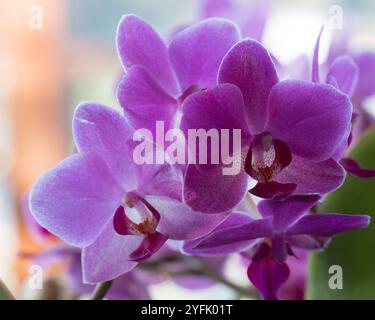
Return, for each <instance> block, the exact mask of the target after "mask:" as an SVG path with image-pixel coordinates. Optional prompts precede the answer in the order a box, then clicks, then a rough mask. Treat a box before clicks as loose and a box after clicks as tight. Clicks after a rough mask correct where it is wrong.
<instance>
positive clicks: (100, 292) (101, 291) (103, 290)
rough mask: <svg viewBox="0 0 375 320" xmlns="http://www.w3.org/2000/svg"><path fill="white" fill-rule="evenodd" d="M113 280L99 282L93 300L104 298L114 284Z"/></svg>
mask: <svg viewBox="0 0 375 320" xmlns="http://www.w3.org/2000/svg"><path fill="white" fill-rule="evenodd" d="M112 282H113V281H112V280H110V281H105V282H102V283H99V284H98V285H97V286H96V287H95V290H94V293H93V295H92V298H91V300H103V299H104V298H105V296H106V294H107V293H108V291H109V289H111V286H112Z"/></svg>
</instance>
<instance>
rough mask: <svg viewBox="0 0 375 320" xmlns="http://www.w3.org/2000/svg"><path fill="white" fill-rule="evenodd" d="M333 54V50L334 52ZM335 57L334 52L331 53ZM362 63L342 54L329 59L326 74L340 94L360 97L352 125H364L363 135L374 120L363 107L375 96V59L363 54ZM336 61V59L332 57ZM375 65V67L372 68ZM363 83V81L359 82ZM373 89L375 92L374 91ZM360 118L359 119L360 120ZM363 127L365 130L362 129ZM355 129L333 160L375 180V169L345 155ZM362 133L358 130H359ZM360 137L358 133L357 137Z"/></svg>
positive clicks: (314, 77)
mask: <svg viewBox="0 0 375 320" xmlns="http://www.w3.org/2000/svg"><path fill="white" fill-rule="evenodd" d="M322 32H323V29H322V30H321V32H320V33H319V36H318V39H317V41H316V45H315V50H314V56H313V63H312V80H313V81H314V82H319V64H318V61H319V44H320V38H321V35H322ZM331 51H332V50H331ZM333 51H334V50H333ZM331 54H332V52H331ZM361 57H362V58H361V59H359V61H362V60H363V61H362V64H364V65H362V66H361V69H362V71H361V72H360V70H361V69H360V68H359V66H358V65H357V63H356V62H355V61H354V59H352V58H351V57H350V56H348V55H340V56H338V57H337V58H336V59H334V60H333V61H330V60H328V61H327V65H328V71H327V73H326V83H328V84H331V85H332V86H334V87H335V88H337V90H339V91H340V92H342V93H344V94H346V95H348V96H349V97H352V96H353V94H354V93H355V94H356V97H355V98H353V99H354V101H355V104H359V105H360V106H361V107H359V108H358V107H357V108H356V109H357V112H356V113H353V116H352V122H354V123H356V122H358V121H359V122H360V128H359V129H360V130H359V132H360V131H361V130H362V131H363V129H364V125H363V124H364V123H365V122H366V119H367V120H368V119H370V118H369V115H366V112H364V110H363V107H362V102H363V100H364V99H365V98H366V97H367V96H368V95H371V94H374V93H375V88H374V87H371V85H368V83H369V82H368V79H369V78H370V74H371V73H372V74H375V58H374V57H375V56H374V55H371V54H368V53H366V54H363V55H361ZM331 58H332V57H331ZM372 64H374V65H372ZM364 68H367V69H368V70H366V71H364V70H363V69H364ZM359 80H361V82H360V83H359ZM371 88H372V90H371ZM358 118H359V119H358ZM361 127H362V129H361ZM354 129H355V126H354V127H353V128H352V131H351V134H350V135H349V138H348V140H344V141H342V143H341V145H340V147H339V148H338V149H337V150H336V153H335V155H334V156H333V158H334V159H335V160H337V161H339V162H340V164H341V165H342V166H343V167H344V168H345V170H346V171H347V172H348V173H350V174H351V175H354V176H356V177H358V178H372V177H375V170H373V169H366V168H363V167H362V166H361V165H360V164H359V163H358V162H357V161H355V160H354V159H351V158H344V154H345V152H346V151H347V149H348V148H349V146H350V144H351V143H352V141H353V130H354ZM357 131H358V130H357ZM355 135H357V134H355Z"/></svg>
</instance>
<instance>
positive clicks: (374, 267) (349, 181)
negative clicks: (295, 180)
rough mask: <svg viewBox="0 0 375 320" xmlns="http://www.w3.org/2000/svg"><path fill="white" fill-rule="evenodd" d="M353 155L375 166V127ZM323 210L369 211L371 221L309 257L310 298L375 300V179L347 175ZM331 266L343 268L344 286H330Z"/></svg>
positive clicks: (324, 204) (364, 164) (367, 165)
mask: <svg viewBox="0 0 375 320" xmlns="http://www.w3.org/2000/svg"><path fill="white" fill-rule="evenodd" d="M350 157H352V158H354V159H356V160H358V161H359V163H360V164H361V165H363V166H364V167H366V168H375V128H371V129H370V130H368V131H367V132H366V133H365V135H364V136H363V139H361V141H360V143H359V144H357V146H356V147H355V148H354V150H353V151H352V152H351V154H350ZM319 211H320V212H336V213H352V214H368V215H370V216H371V217H372V223H371V224H370V226H369V227H368V228H367V229H365V230H358V231H353V232H348V233H346V234H342V235H339V236H337V237H336V238H335V239H334V240H333V241H332V242H331V244H330V245H329V247H328V248H327V249H326V250H325V251H324V252H321V253H314V254H312V256H311V258H310V265H309V279H308V292H307V298H308V299H375V178H372V179H358V178H355V177H352V176H349V175H348V177H347V178H346V180H345V183H344V185H343V186H342V187H341V188H340V189H338V190H337V191H335V192H333V193H332V194H330V195H329V196H328V197H327V198H326V200H325V201H324V203H323V204H322V205H321V206H320V208H319ZM332 265H339V266H341V267H342V270H343V289H342V290H340V289H336V290H332V289H330V288H329V286H328V281H329V278H330V277H332V275H333V274H329V273H328V269H329V267H330V266H332Z"/></svg>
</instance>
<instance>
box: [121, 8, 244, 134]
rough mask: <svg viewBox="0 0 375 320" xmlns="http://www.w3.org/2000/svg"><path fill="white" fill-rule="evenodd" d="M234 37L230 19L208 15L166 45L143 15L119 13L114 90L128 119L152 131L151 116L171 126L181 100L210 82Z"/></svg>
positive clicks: (136, 126)
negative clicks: (118, 76) (120, 73)
mask: <svg viewBox="0 0 375 320" xmlns="http://www.w3.org/2000/svg"><path fill="white" fill-rule="evenodd" d="M239 39H240V32H239V30H238V27H237V26H236V25H235V24H234V23H232V22H230V21H229V20H225V19H220V18H212V19H208V20H204V21H201V22H199V23H197V24H194V25H192V26H190V27H188V28H186V29H184V30H182V31H181V32H178V33H177V34H175V35H174V37H173V39H172V40H171V42H170V44H169V45H168V47H167V46H166V44H165V43H164V42H163V40H162V39H161V38H160V36H159V35H158V34H157V32H156V31H155V30H154V29H153V28H152V27H151V26H150V25H149V24H147V23H146V22H145V21H143V20H142V19H140V18H139V17H137V16H134V15H127V16H124V18H123V19H122V20H121V22H120V25H119V27H118V33H117V48H118V52H119V56H120V59H121V62H122V65H123V67H124V70H125V75H124V77H123V79H122V81H121V82H120V84H119V86H118V89H117V96H118V100H119V102H120V105H121V106H122V107H123V108H124V110H125V113H126V117H127V119H128V120H129V121H130V123H131V125H132V126H133V127H134V128H136V129H138V128H147V129H150V130H152V132H153V131H154V130H155V122H156V121H164V125H165V128H166V129H168V128H169V127H173V125H174V119H175V115H176V113H177V111H178V109H179V106H180V104H181V102H182V101H183V100H184V99H185V98H186V97H187V96H189V95H190V94H192V93H194V92H196V91H199V90H201V89H204V88H208V87H211V86H213V85H214V84H215V83H216V76H217V70H218V68H219V65H220V63H221V60H222V58H223V57H224V55H225V54H226V53H227V51H228V50H229V49H230V47H231V46H232V45H234V44H235V43H236V42H237V41H238V40H239Z"/></svg>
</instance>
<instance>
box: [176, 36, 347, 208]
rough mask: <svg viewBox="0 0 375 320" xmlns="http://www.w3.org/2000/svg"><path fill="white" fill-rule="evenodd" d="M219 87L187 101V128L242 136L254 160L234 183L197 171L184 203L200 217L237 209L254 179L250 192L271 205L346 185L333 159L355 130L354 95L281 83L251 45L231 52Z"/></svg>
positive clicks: (192, 169) (191, 173) (190, 173)
mask: <svg viewBox="0 0 375 320" xmlns="http://www.w3.org/2000/svg"><path fill="white" fill-rule="evenodd" d="M218 81H219V85H218V86H216V87H213V88H212V89H208V90H206V91H203V92H199V93H196V94H194V95H192V96H190V97H189V98H187V99H186V100H185V102H184V104H183V117H182V120H181V128H182V129H183V130H184V131H185V132H186V131H187V130H188V129H191V128H193V129H198V128H204V129H206V130H208V129H210V128H215V129H217V130H221V129H229V130H234V129H241V132H242V143H243V145H242V148H243V152H244V153H245V155H246V161H244V164H243V167H244V168H243V170H242V171H241V172H240V173H239V174H238V175H234V176H225V175H223V174H222V170H217V169H216V168H215V167H214V168H213V169H210V170H201V169H200V167H199V166H197V165H189V166H188V167H187V171H186V174H185V183H184V197H185V201H186V203H188V204H189V205H190V206H191V207H192V208H193V209H194V210H199V211H202V212H220V211H226V210H231V209H232V208H233V207H234V206H235V205H236V204H237V203H238V201H240V200H241V199H242V196H243V195H244V194H245V192H246V191H247V183H245V182H244V181H246V179H247V174H248V175H250V176H251V177H252V178H253V179H255V180H256V181H257V182H258V183H257V184H256V186H255V187H254V188H252V189H251V190H250V192H251V193H253V194H255V195H257V196H260V197H263V198H273V197H276V196H281V195H287V194H292V193H295V194H305V193H320V194H324V193H327V192H329V191H332V190H334V189H336V188H337V187H339V186H340V185H341V183H342V182H343V179H344V176H345V173H344V170H343V169H342V167H341V166H340V165H339V164H338V163H337V161H336V160H335V159H333V157H334V155H335V153H336V151H337V149H338V148H339V147H340V146H341V145H342V143H343V142H344V141H345V142H346V141H347V139H348V137H349V134H350V130H351V116H352V106H351V103H350V101H349V99H348V97H347V96H346V95H344V94H342V93H340V92H339V91H337V90H336V89H335V88H333V87H332V86H330V85H326V84H317V83H313V82H307V81H296V80H294V81H293V80H287V81H281V82H279V81H278V76H277V74H276V70H275V67H274V65H273V62H272V60H271V58H270V56H269V54H268V52H267V51H266V49H265V48H264V47H263V46H262V45H261V44H260V43H258V42H257V41H255V40H251V39H245V40H242V41H240V42H238V43H237V44H236V45H235V46H233V47H232V48H231V50H230V51H229V52H228V53H227V55H226V56H225V57H224V59H223V62H222V64H221V66H220V70H219V75H218ZM207 181H208V182H207ZM213 181H215V182H214V183H213ZM197 195H199V196H197Z"/></svg>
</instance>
